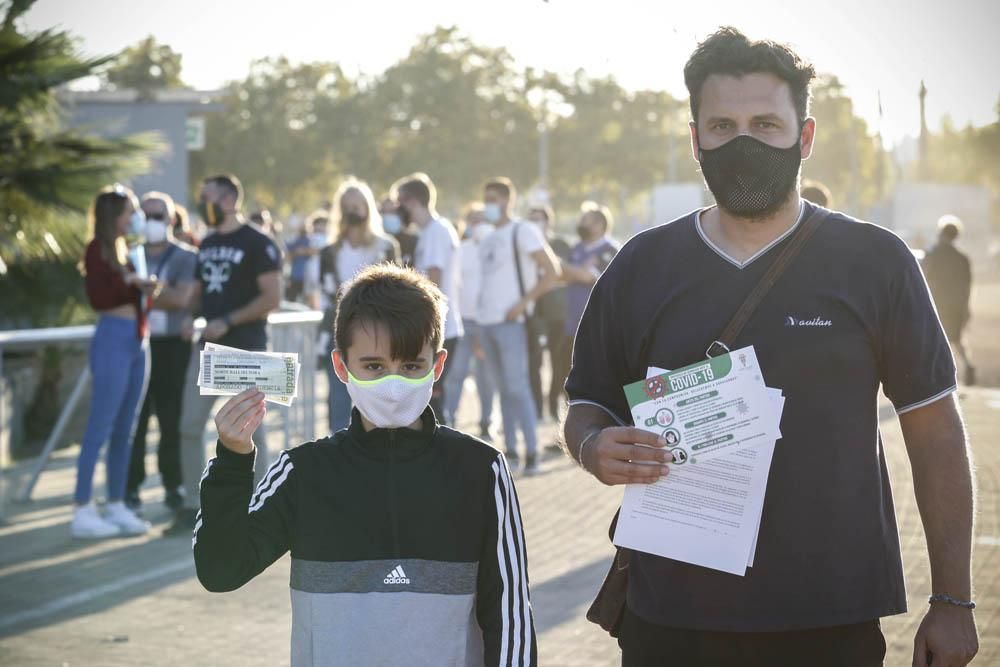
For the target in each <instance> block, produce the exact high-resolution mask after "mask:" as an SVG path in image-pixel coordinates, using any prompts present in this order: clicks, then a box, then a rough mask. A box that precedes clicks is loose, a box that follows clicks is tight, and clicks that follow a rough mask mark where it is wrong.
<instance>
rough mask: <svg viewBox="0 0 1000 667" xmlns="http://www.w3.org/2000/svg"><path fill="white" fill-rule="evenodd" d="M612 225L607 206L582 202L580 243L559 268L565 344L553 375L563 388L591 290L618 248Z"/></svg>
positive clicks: (612, 221)
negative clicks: (559, 380) (563, 283)
mask: <svg viewBox="0 0 1000 667" xmlns="http://www.w3.org/2000/svg"><path fill="white" fill-rule="evenodd" d="M613 225H614V218H613V217H612V216H611V211H610V210H608V208H607V207H606V206H601V205H600V204H597V203H595V202H584V203H583V205H582V206H581V207H580V221H579V223H578V224H577V227H576V233H577V236H579V238H580V241H579V242H578V243H577V244H576V245H575V246H573V248H572V250H570V253H569V260H568V261H566V262H564V263H563V265H562V275H563V281H564V282H565V283H566V284H567V288H566V320H565V321H564V322H563V336H564V338H563V341H564V345H563V346H562V347H560V348H559V355H558V356H556V357H553V362H552V364H553V369H554V370H553V373H555V372H558V373H559V374H560V377H561V378H562V383H563V385H564V384H565V383H566V376H567V375H569V370H570V366H571V365H572V362H573V339H574V337H575V336H576V329H577V327H578V326H579V325H580V320H581V319H582V318H583V311H584V309H585V308H586V307H587V301H588V300H589V299H590V291H591V290H592V289H593V287H594V284H595V283H596V282H597V279H598V278H600V277H601V274H602V273H604V270H605V269H606V268H608V264H610V263H611V260H612V259H614V258H615V255H616V254H617V253H618V250H619V248H620V246H619V245H618V243H617V242H616V241H615V240H614V239H613V238H611V229H612V226H613ZM555 369H558V370H555Z"/></svg>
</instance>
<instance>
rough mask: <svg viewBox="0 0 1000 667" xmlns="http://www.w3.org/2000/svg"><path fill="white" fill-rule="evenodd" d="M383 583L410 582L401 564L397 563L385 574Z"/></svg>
mask: <svg viewBox="0 0 1000 667" xmlns="http://www.w3.org/2000/svg"><path fill="white" fill-rule="evenodd" d="M382 583H383V584H408V583H410V578H409V577H407V576H406V573H405V572H403V566H402V565H397V566H396V567H394V568H393V570H392V572H390V573H389V574H387V575H386V576H385V579H383V580H382Z"/></svg>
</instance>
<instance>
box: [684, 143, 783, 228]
mask: <svg viewBox="0 0 1000 667" xmlns="http://www.w3.org/2000/svg"><path fill="white" fill-rule="evenodd" d="M699 156H700V158H701V172H702V174H703V175H704V177H705V182H706V183H708V189H709V190H711V191H712V194H713V195H715V201H716V202H717V203H718V204H719V206H720V207H722V208H724V209H726V210H727V211H729V212H730V213H732V214H733V215H735V216H737V217H740V218H766V217H768V216H770V215H772V214H774V213H775V212H777V210H778V209H779V208H781V206H782V205H783V204H784V203H785V202H786V201H788V196H789V195H790V194H791V193H792V190H794V189H795V185H796V183H797V181H798V176H799V166H800V165H801V164H802V149H801V144H800V143H799V142H798V141H796V142H795V145H794V146H792V147H791V148H775V147H774V146H770V145H768V144H765V143H764V142H763V141H759V140H757V139H754V138H753V137H750V136H747V135H740V136H738V137H736V138H735V139H733V140H731V141H728V142H726V143H724V144H723V145H721V146H719V147H718V148H714V149H712V150H705V149H701V150H700V151H699Z"/></svg>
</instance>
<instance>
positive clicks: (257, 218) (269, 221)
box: [247, 208, 281, 240]
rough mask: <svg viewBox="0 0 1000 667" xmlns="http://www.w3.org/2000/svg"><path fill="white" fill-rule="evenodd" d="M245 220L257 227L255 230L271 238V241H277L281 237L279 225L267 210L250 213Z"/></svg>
mask: <svg viewBox="0 0 1000 667" xmlns="http://www.w3.org/2000/svg"><path fill="white" fill-rule="evenodd" d="M247 220H249V221H250V222H252V223H253V224H255V225H257V228H258V229H260V231H261V232H263V233H264V234H265V235H267V236H269V237H271V239H272V240H278V239H279V238H280V237H281V224H280V223H279V222H278V221H277V220H275V219H274V217H273V216H272V215H271V211H269V210H268V209H266V208H261V209H257V210H256V211H253V212H251V213H250V215H248V216H247Z"/></svg>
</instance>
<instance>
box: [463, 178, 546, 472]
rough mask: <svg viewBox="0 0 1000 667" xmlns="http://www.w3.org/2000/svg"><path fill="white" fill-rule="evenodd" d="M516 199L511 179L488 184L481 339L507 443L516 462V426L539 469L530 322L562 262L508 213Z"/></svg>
mask: <svg viewBox="0 0 1000 667" xmlns="http://www.w3.org/2000/svg"><path fill="white" fill-rule="evenodd" d="M515 198H516V192H515V190H514V185H513V184H512V183H511V182H510V179H507V178H503V177H501V178H495V179H492V180H490V181H488V182H487V183H486V185H485V188H484V196H483V202H484V213H485V216H486V221H487V222H489V223H491V224H493V225H495V226H496V230H495V231H494V232H493V233H492V234H490V235H489V236H487V237H486V238H485V239H483V241H482V243H481V244H480V246H479V258H480V261H481V262H482V286H481V289H480V298H479V313H478V316H479V324H480V340H481V345H482V347H483V351H484V353H485V355H486V359H487V363H488V364H489V367H490V370H491V371H492V372H493V377H494V379H495V380H496V381H497V384H498V385H499V387H500V410H501V413H502V415H503V430H504V444H505V445H506V449H507V456H508V457H509V458H510V459H511V460H512V462H516V460H517V458H518V455H517V431H518V429H519V428H520V430H521V432H522V433H523V435H524V445H525V450H526V456H525V464H524V471H525V472H526V473H532V472H535V471H536V470H537V468H538V434H537V432H536V430H537V421H538V414H537V411H536V408H535V401H534V398H533V397H532V394H531V384H530V382H529V374H528V334H527V331H528V324H529V321H528V320H529V318H530V317H531V314H532V310H533V307H534V302H535V300H536V299H537V298H538V297H539V296H541V295H542V294H545V293H546V292H547V291H549V290H550V289H551V288H552V286H553V284H554V283H555V281H556V280H557V279H558V278H559V268H558V261H557V260H556V259H555V257H554V256H553V254H552V250H551V249H550V248H549V245H548V243H546V241H545V239H544V238H543V237H542V235H541V232H539V231H538V228H537V227H536V226H535V225H532V224H530V223H527V222H515V221H513V220H511V218H510V210H511V209H512V208H513V205H514V202H515Z"/></svg>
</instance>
